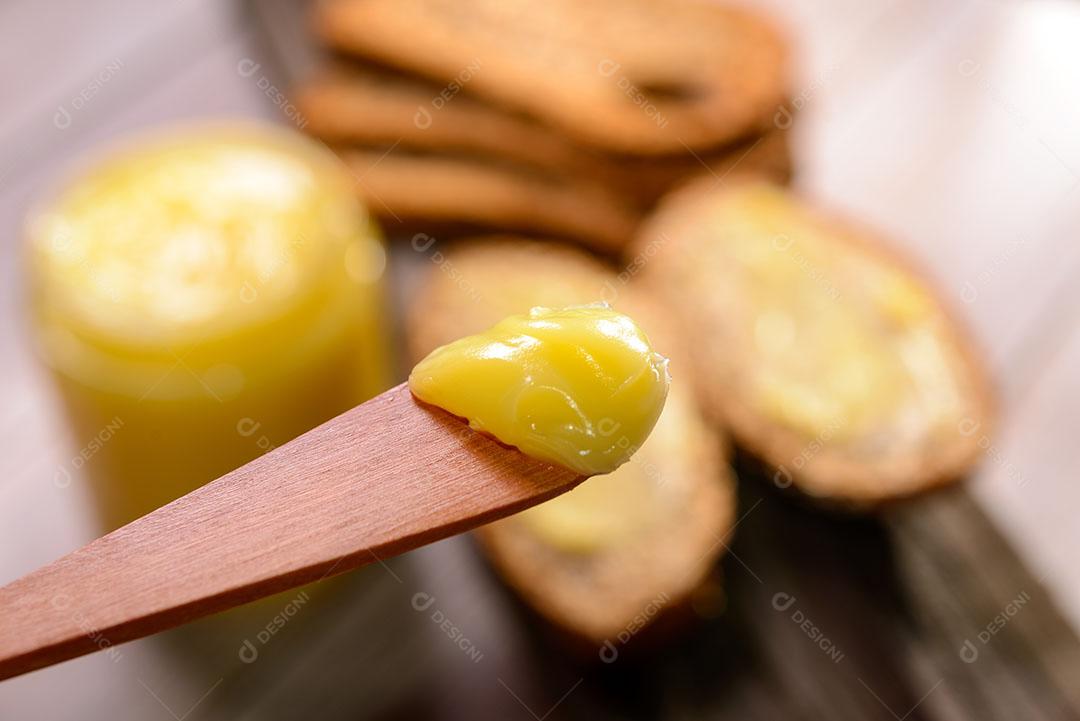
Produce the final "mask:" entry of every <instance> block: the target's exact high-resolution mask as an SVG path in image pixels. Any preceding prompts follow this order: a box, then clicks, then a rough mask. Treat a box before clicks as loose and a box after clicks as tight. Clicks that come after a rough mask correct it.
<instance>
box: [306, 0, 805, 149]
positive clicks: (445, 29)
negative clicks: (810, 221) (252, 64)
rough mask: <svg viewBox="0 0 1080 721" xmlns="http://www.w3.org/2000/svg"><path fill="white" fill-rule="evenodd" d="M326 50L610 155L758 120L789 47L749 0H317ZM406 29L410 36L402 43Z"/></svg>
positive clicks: (692, 139) (778, 100)
mask: <svg viewBox="0 0 1080 721" xmlns="http://www.w3.org/2000/svg"><path fill="white" fill-rule="evenodd" d="M317 8H318V9H317V12H316V17H315V26H316V30H317V32H318V33H319V35H320V36H321V37H322V38H323V40H324V41H326V42H327V43H328V44H330V45H331V46H332V47H334V48H336V49H338V50H341V51H343V52H347V53H352V54H354V55H357V56H359V57H363V58H366V59H369V60H372V61H375V62H378V63H383V64H387V65H390V66H394V67H397V68H401V69H404V70H408V71H410V72H414V73H418V74H420V75H424V76H427V77H429V78H432V79H434V80H435V81H436V82H439V83H440V84H442V83H450V82H453V81H454V79H455V78H456V77H457V76H458V75H459V74H460V73H461V72H462V70H463V69H465V68H469V67H475V68H476V72H474V73H471V74H470V78H469V81H468V86H467V87H468V91H469V92H470V93H475V94H476V95H478V96H481V97H484V98H486V99H487V100H489V101H492V102H495V103H497V104H503V105H505V106H507V107H509V108H513V109H516V110H520V111H524V112H527V113H529V114H531V115H533V116H535V117H537V118H540V119H542V120H544V121H545V122H546V123H548V124H550V125H552V126H554V127H557V128H559V129H560V130H561V131H562V132H563V133H565V134H566V135H568V136H570V137H573V138H576V139H577V140H578V141H579V142H582V143H584V144H587V145H593V146H596V147H599V148H605V149H607V150H611V151H615V152H626V153H636V154H644V155H647V154H665V153H671V152H683V151H684V150H685V148H687V147H689V148H695V149H702V148H710V147H714V146H717V145H722V144H725V143H729V142H732V141H734V140H736V139H738V138H740V137H744V136H747V135H752V134H755V133H756V132H758V131H759V130H760V129H761V128H764V127H766V126H767V125H768V124H769V123H770V122H771V120H772V117H773V114H774V113H775V112H776V111H777V109H778V108H779V107H780V105H781V104H782V102H783V99H784V96H785V91H786V89H787V83H788V80H787V77H786V75H787V57H786V43H785V41H784V39H783V38H782V37H781V35H780V33H779V32H778V31H777V29H776V28H775V27H774V25H773V24H772V22H771V21H770V20H768V19H767V18H765V17H763V16H762V15H760V14H758V13H755V12H751V11H749V10H746V9H742V8H738V7H734V6H723V5H719V4H715V3H711V2H701V1H699V0H666V1H661V0H636V1H632V2H626V1H625V0H593V1H592V2H589V3H579V2H575V1H574V0H547V1H546V2H542V3H536V2H530V1H529V0H468V1H463V0H325V1H324V2H322V3H320V4H319V5H318V6H317ZM404 38H408V41H407V42H406V41H403V39H404Z"/></svg>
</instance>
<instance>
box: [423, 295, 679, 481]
mask: <svg viewBox="0 0 1080 721" xmlns="http://www.w3.org/2000/svg"><path fill="white" fill-rule="evenodd" d="M669 383H670V378H669V376H668V370H667V359H666V358H664V357H663V356H661V355H659V354H658V353H656V352H654V351H653V349H652V347H651V345H650V344H649V340H648V338H647V337H646V336H645V334H644V333H643V332H642V330H641V329H640V328H639V327H638V325H637V324H636V323H635V322H634V321H633V320H632V319H631V318H629V317H628V316H626V315H623V314H622V313H618V312H616V311H614V310H612V309H611V308H610V307H608V306H607V305H605V304H594V305H585V306H573V307H569V308H563V309H549V308H533V309H532V310H531V311H529V313H528V314H526V315H515V316H510V317H509V318H506V319H505V320H503V321H501V322H499V323H497V324H496V325H494V326H493V327H492V328H491V329H489V330H488V331H486V332H484V333H480V334H478V335H474V336H468V337H466V338H462V339H460V340H458V341H455V342H453V343H450V344H449V345H445V346H442V347H440V348H437V349H436V350H435V351H434V352H432V353H431V354H430V355H429V356H428V357H427V358H425V359H424V360H422V361H420V363H418V364H417V365H416V367H415V368H414V369H413V371H412V373H411V374H410V376H409V387H410V389H411V390H412V392H413V394H414V395H415V396H416V397H417V398H419V399H420V400H422V401H424V402H426V403H431V404H432V405H436V406H439V407H440V408H443V409H445V410H447V411H449V412H450V413H453V414H454V415H457V416H461V417H463V418H466V419H467V420H468V421H469V425H470V426H471V427H472V428H474V429H476V430H478V431H481V432H484V433H488V434H490V435H492V436H494V437H495V438H497V439H498V440H500V441H502V442H503V443H506V444H507V445H510V446H514V447H516V448H518V449H520V450H521V451H522V452H524V453H526V454H528V455H531V456H534V457H536V458H541V459H543V460H547V461H551V462H553V463H558V464H560V465H562V466H565V467H567V468H570V469H572V470H575V471H577V472H579V473H582V474H584V475H595V474H601V473H610V472H611V471H613V470H615V469H616V468H618V467H619V466H620V465H622V464H623V463H624V462H626V461H627V460H628V459H629V458H630V456H631V455H632V454H633V453H634V451H635V450H637V448H639V447H640V446H641V444H642V443H643V442H644V441H645V439H646V437H648V435H649V433H650V431H651V430H652V428H653V426H654V425H655V423H656V420H657V418H659V416H660V412H661V410H662V409H663V406H664V401H665V399H666V398H667V392H668V386H669Z"/></svg>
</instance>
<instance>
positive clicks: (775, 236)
mask: <svg viewBox="0 0 1080 721" xmlns="http://www.w3.org/2000/svg"><path fill="white" fill-rule="evenodd" d="M713 224H714V226H713V230H714V232H715V233H716V234H717V235H718V236H719V237H722V238H723V239H724V243H716V244H714V245H711V246H709V248H708V249H707V250H706V252H708V253H710V254H712V259H711V260H709V261H708V264H709V265H710V266H711V267H715V268H717V269H718V271H717V272H718V274H719V279H718V278H715V277H714V278H710V279H709V280H708V281H707V282H708V283H709V284H710V285H709V287H708V289H707V290H706V291H705V293H706V294H707V297H709V298H710V302H716V303H718V304H723V305H724V313H723V314H724V315H725V316H726V317H733V318H736V319H737V320H736V322H735V323H734V324H733V327H732V328H731V331H732V332H733V339H732V342H738V343H740V344H742V345H744V346H746V347H748V348H751V349H753V350H754V351H755V352H754V353H750V354H746V355H747V357H748V358H750V359H752V363H750V364H749V365H747V366H746V367H745V368H744V369H743V377H744V378H745V384H746V391H747V392H748V393H749V395H750V396H751V397H752V398H753V400H754V403H755V406H756V407H757V408H759V409H760V410H761V411H763V412H764V413H766V414H767V415H769V416H770V417H772V418H773V419H775V420H777V421H780V422H781V423H783V424H785V425H787V426H788V427H790V428H792V429H795V430H797V431H799V432H800V433H802V434H804V435H806V436H807V437H810V438H828V439H831V440H834V441H855V440H857V439H859V438H863V437H866V436H867V435H868V434H872V433H873V432H875V431H882V432H889V433H891V435H892V436H893V437H912V436H916V435H920V434H926V433H929V432H933V431H934V430H935V429H946V430H947V429H950V428H954V427H955V423H956V419H957V418H958V414H959V398H958V396H957V392H956V389H955V387H956V385H957V380H956V377H955V369H954V368H953V367H951V366H950V364H949V360H948V355H947V353H945V352H944V351H943V347H944V344H945V343H947V342H948V339H947V337H946V335H945V332H944V328H945V319H944V316H943V314H942V313H941V312H940V310H938V309H937V307H936V305H935V303H934V300H933V298H932V296H931V295H930V293H929V292H928V291H927V290H926V289H925V288H924V287H923V286H922V284H921V283H919V282H918V280H917V279H916V278H914V277H913V276H912V275H911V274H910V273H909V272H908V271H907V270H906V269H904V268H903V267H902V266H900V265H898V264H893V263H890V262H888V259H887V258H885V257H883V256H882V255H881V254H879V253H875V252H872V251H871V250H870V249H868V248H864V247H862V246H860V245H857V244H854V243H851V242H849V241H848V240H847V239H846V238H844V237H840V236H839V235H837V234H836V233H835V232H834V231H833V230H832V229H831V228H829V227H827V226H825V225H823V224H822V222H821V221H820V220H819V219H818V217H817V216H816V215H814V214H813V212H812V211H810V210H809V209H807V208H805V207H804V206H802V205H801V204H799V203H797V202H796V201H794V200H793V199H792V198H791V196H790V195H789V194H788V193H786V192H785V191H783V190H781V189H779V188H773V187H770V186H767V185H764V184H761V185H750V186H747V187H745V188H743V189H742V190H740V191H739V192H738V193H733V194H732V195H731V196H730V197H729V198H728V200H727V203H726V204H725V205H724V206H723V207H722V208H718V210H717V211H716V214H715V215H714V218H713ZM697 262H700V263H706V262H707V261H706V260H705V259H701V260H699V261H697ZM931 390H933V392H930V391H931Z"/></svg>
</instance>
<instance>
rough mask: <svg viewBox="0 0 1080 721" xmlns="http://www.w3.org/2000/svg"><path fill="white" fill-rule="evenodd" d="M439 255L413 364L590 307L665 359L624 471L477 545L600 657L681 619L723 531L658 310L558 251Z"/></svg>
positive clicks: (696, 424)
mask: <svg viewBox="0 0 1080 721" xmlns="http://www.w3.org/2000/svg"><path fill="white" fill-rule="evenodd" d="M444 255H445V259H444V263H443V264H442V265H441V266H440V268H438V269H432V271H431V274H430V277H429V279H428V282H427V284H426V285H425V286H424V288H423V290H422V292H421V293H420V294H419V295H418V297H417V299H416V302H415V303H414V304H413V306H412V308H411V310H410V312H409V316H408V321H407V330H408V339H409V344H410V351H411V353H412V354H413V356H414V357H418V356H422V355H423V354H426V353H427V352H429V351H431V350H432V349H433V348H435V347H437V346H439V345H442V344H444V343H448V342H450V341H451V340H454V339H455V338H458V337H460V336H462V335H466V334H469V333H473V332H477V331H480V330H482V329H484V328H486V327H488V326H490V325H492V324H493V323H495V322H497V321H498V320H500V319H501V318H503V317H504V316H506V315H508V314H511V313H518V312H524V311H526V310H527V309H528V308H530V307H533V306H536V305H554V306H559V305H567V304H578V303H588V302H595V301H598V300H608V301H612V303H613V305H614V306H615V307H616V308H619V309H621V310H623V311H624V312H627V313H629V314H630V315H631V316H632V317H634V318H635V319H636V320H638V322H640V323H641V324H642V326H643V327H644V328H645V330H646V332H647V333H649V335H650V339H651V340H652V343H653V346H654V347H655V348H657V350H659V351H660V352H662V353H667V354H670V355H672V356H673V360H672V377H673V382H672V386H671V392H670V394H669V396H668V401H667V404H666V406H665V408H664V411H663V414H662V415H661V417H660V420H659V421H658V422H657V425H656V428H655V429H654V431H653V433H652V435H651V436H650V437H649V439H648V440H647V441H646V442H645V444H644V445H643V446H642V447H641V449H640V450H639V451H638V452H637V454H635V456H634V457H633V458H632V459H631V460H630V461H629V462H628V463H627V464H626V465H624V466H623V467H622V468H620V469H618V470H617V471H615V472H614V473H612V474H609V475H607V476H600V477H596V478H592V479H590V480H589V481H587V482H585V483H584V484H582V486H581V487H580V489H578V490H574V491H572V492H570V493H568V494H566V495H565V496H562V497H560V498H557V499H555V500H553V501H549V502H547V503H545V504H542V505H541V506H538V507H536V508H533V509H530V510H528V511H525V512H523V513H520V514H518V515H516V516H513V517H511V518H509V519H506V520H503V521H500V522H498V523H495V524H492V525H490V526H487V527H485V528H483V529H481V530H480V531H479V532H478V537H479V538H480V540H481V542H482V546H483V547H484V548H485V549H486V551H487V554H488V556H489V557H490V559H491V561H492V562H493V564H494V566H495V567H496V568H497V570H498V571H499V572H500V573H501V574H502V576H503V577H504V578H505V579H506V581H507V582H508V583H509V584H510V585H511V586H512V587H513V588H514V589H515V590H516V591H517V592H518V593H519V594H520V595H521V597H522V598H523V599H524V600H525V601H526V602H527V603H528V604H529V605H530V606H532V607H533V608H534V609H536V610H537V611H538V612H539V613H540V614H541V615H543V616H544V617H546V618H547V619H549V620H550V621H552V622H553V623H555V624H556V625H557V626H559V627H560V628H562V629H564V630H567V631H569V632H570V633H571V634H572V635H574V636H575V637H577V638H579V639H583V640H585V641H586V642H588V643H589V644H592V645H593V646H595V647H596V649H597V651H598V652H599V651H600V649H601V647H603V648H604V649H605V651H604V652H605V653H607V654H608V655H610V654H611V653H612V652H613V650H614V652H617V651H618V646H620V645H621V643H622V642H623V641H625V640H626V638H627V637H628V636H632V635H635V633H636V631H637V630H638V626H643V625H645V624H646V623H648V622H650V621H653V620H656V619H659V618H661V617H664V616H665V615H667V614H669V613H670V612H671V611H673V610H675V609H677V608H685V601H686V600H687V599H689V598H690V596H691V594H692V593H693V592H694V591H695V590H696V589H698V588H699V587H700V586H701V584H702V583H704V582H706V581H707V580H709V579H710V578H711V577H710V570H711V569H712V566H713V564H714V562H715V560H716V558H717V557H718V556H719V555H720V554H721V553H722V552H723V550H724V548H725V543H726V542H727V540H728V536H729V535H730V532H731V530H732V524H733V521H734V508H735V497H734V480H733V478H732V475H731V472H730V469H729V468H728V466H727V462H726V448H725V445H724V441H723V439H722V437H720V436H719V434H718V433H717V432H716V431H715V430H714V429H713V428H711V427H710V426H709V425H708V424H707V423H706V422H705V420H704V417H703V416H702V414H701V413H700V411H699V410H698V408H697V405H696V401H695V399H694V398H693V395H692V390H691V388H690V387H689V384H688V383H686V382H685V381H684V378H685V377H686V367H685V364H684V363H682V361H681V359H682V357H683V356H682V355H681V354H680V353H679V352H678V351H677V350H675V349H674V347H673V345H672V344H673V342H675V339H674V338H673V336H672V334H671V333H670V331H669V330H668V325H667V318H666V316H665V314H664V313H663V311H662V309H661V308H660V307H659V306H658V305H656V304H655V302H653V300H652V299H651V298H650V297H649V296H648V295H646V294H645V293H644V292H643V291H640V290H634V291H627V289H626V286H625V285H624V284H623V283H622V281H621V280H620V278H619V276H618V275H617V274H616V273H615V272H614V271H613V270H611V269H610V268H609V267H608V266H606V265H604V264H602V263H600V262H598V261H597V260H595V259H593V258H591V257H590V256H588V255H587V254H585V253H583V252H581V251H577V250H574V249H571V248H568V247H565V246H559V245H556V244H551V243H539V242H530V241H524V240H519V239H513V238H492V239H486V240H476V241H470V242H466V243H462V244H458V245H457V246H456V247H453V248H451V249H450V250H447V251H444ZM448 268H449V269H452V272H444V271H446V269H448ZM605 642H606V643H605ZM607 644H610V645H611V646H613V647H614V649H613V648H610V647H609V646H608V645H607Z"/></svg>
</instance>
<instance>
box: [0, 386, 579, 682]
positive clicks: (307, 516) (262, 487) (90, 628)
mask: <svg viewBox="0 0 1080 721" xmlns="http://www.w3.org/2000/svg"><path fill="white" fill-rule="evenodd" d="M146 480H147V483H152V482H153V479H152V478H147V479H146ZM581 480H582V477H581V476H578V475H576V474H575V473H573V472H572V471H569V470H566V469H564V468H560V467H558V466H553V465H551V464H548V463H544V462H542V461H538V460H535V459H533V458H529V457H528V456H525V455H524V454H522V453H520V452H518V451H516V450H513V449H511V448H507V447H505V446H502V445H500V444H499V443H498V442H496V441H494V440H492V439H490V438H488V437H486V436H483V435H480V434H478V433H475V432H473V431H471V430H470V429H469V428H468V426H467V425H466V424H465V423H464V422H462V421H461V420H460V419H457V418H454V417H453V416H451V415H449V414H447V413H445V412H443V411H441V410H439V409H437V408H433V407H430V406H426V405H423V404H421V403H419V402H417V401H416V400H415V399H414V398H413V397H412V395H411V394H410V393H409V390H408V388H407V387H406V386H405V385H400V386H397V387H396V388H393V389H391V390H389V391H387V392H386V393H383V394H382V395H381V396H378V397H377V398H374V399H372V400H370V401H368V402H367V403H364V404H363V405H360V406H357V407H356V408H354V409H352V410H351V411H348V412H346V413H344V414H342V415H340V416H338V417H337V418H334V419H333V420H331V421H328V422H327V423H325V424H323V425H321V426H319V427H318V428H316V429H314V430H312V431H310V432H308V433H306V434H304V435H302V436H300V437H299V438H297V439H295V440H294V441H292V442H290V443H288V444H286V445H284V446H281V447H280V448H277V449H275V450H273V451H271V452H269V453H267V454H266V455H264V456H262V457H260V458H258V459H256V460H254V461H252V462H251V463H248V464H247V465H246V466H242V467H241V468H238V469H236V470H235V471H233V472H231V473H229V474H227V475H225V476H222V477H221V478H219V479H217V480H216V481H213V482H211V483H209V484H207V485H205V486H203V487H202V488H199V489H198V490H196V491H193V492H192V493H189V494H188V495H186V496H184V497H183V498H180V499H178V500H176V501H173V502H172V503H170V504H169V505H167V506H164V507H162V508H159V509H158V510H156V511H154V512H153V513H150V514H149V515H146V516H143V517H142V518H140V519H138V520H137V521H134V522H132V523H130V524H128V525H127V526H124V527H123V528H120V529H118V530H116V531H113V532H112V533H110V534H108V535H107V536H104V537H102V538H99V539H97V540H96V541H94V542H92V543H90V544H89V545H87V546H84V547H83V548H81V549H79V550H78V551H75V552H74V553H71V554H69V555H67V556H65V557H63V558H61V559H59V560H58V561H55V562H53V563H51V564H49V565H47V566H45V567H43V568H41V569H39V570H37V571H34V572H33V573H31V574H29V575H28V576H24V577H23V578H20V579H19V580H17V581H15V582H13V583H11V584H9V585H7V586H5V587H3V588H0V679H2V678H8V677H11V676H15V675H18V674H21V673H25V672H27V671H31V670H33V669H36V668H40V667H42V666H47V665H49V664H53V663H58V662H60V661H63V660H66V659H69V658H73V657H75V656H80V655H82V654H86V653H90V652H92V651H96V650H99V649H101V648H104V647H106V646H109V645H115V644H118V643H122V642H124V641H130V640H131V639H135V638H139V637H141V636H146V635H148V634H151V633H155V632H157V631H162V630H164V629H167V628H170V627H172V626H177V625H179V624H181V623H184V622H185V621H190V620H192V619H195V618H198V617H200V616H204V615H207V614H210V613H214V612H216V611H222V610H224V609H227V608H230V607H232V606H237V605H240V604H242V603H246V602H248V601H252V600H254V599H257V598H260V597H262V596H267V595H270V594H272V593H275V592H278V591H282V590H285V589H288V588H291V587H294V586H299V585H302V584H304V583H307V582H309V581H314V580H317V579H319V578H322V577H325V576H327V575H332V574H336V573H341V572H343V571H347V570H349V569H352V568H356V567H357V566H361V565H364V564H366V563H371V562H372V561H376V560H380V559H383V558H386V557H388V556H393V555H395V554H398V553H402V552H404V551H408V550H410V549H412V548H416V547H418V546H422V545H424V544H426V543H431V542H432V541H436V540H438V539H441V538H445V537H447V536H450V535H453V534H455V533H460V532H462V531H465V530H467V529H469V528H473V527H475V526H479V525H483V524H485V523H488V522H489V521H493V520H495V519H497V518H500V517H502V516H507V515H510V514H512V513H515V512H516V511H519V510H522V509H524V508H526V507H528V506H531V505H534V504H536V503H540V502H541V501H545V500H547V499H549V498H552V497H554V496H556V495H558V494H560V493H562V492H564V491H567V490H569V489H571V488H573V487H574V486H576V485H577V484H578V483H579V482H580V481H581Z"/></svg>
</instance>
